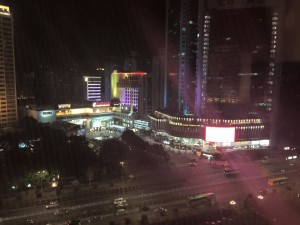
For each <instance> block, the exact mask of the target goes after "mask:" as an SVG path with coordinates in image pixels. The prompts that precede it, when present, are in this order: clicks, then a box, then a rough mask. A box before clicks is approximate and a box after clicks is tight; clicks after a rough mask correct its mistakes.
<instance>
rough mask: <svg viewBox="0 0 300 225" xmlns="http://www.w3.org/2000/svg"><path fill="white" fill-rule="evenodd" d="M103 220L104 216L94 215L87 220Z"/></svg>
mask: <svg viewBox="0 0 300 225" xmlns="http://www.w3.org/2000/svg"><path fill="white" fill-rule="evenodd" d="M101 220H102V216H93V217H91V218H89V219H88V220H87V221H88V222H89V223H94V222H97V221H101Z"/></svg>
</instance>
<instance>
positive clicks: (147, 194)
mask: <svg viewBox="0 0 300 225" xmlns="http://www.w3.org/2000/svg"><path fill="white" fill-rule="evenodd" d="M189 157H190V156H188V157H185V156H179V157H174V158H173V159H174V164H173V165H172V166H167V165H165V166H162V167H161V168H158V169H157V170H155V171H152V172H149V173H145V174H144V176H143V177H144V179H145V180H147V182H146V183H147V185H145V186H143V188H140V189H139V188H137V189H134V188H133V189H129V190H124V192H122V193H120V192H111V193H110V194H107V193H106V194H105V195H103V194H99V195H95V194H93V195H90V196H89V195H86V196H84V197H81V198H78V199H74V200H69V201H66V202H61V204H60V208H67V209H68V211H69V213H68V214H66V215H60V216H57V215H54V214H53V213H54V210H46V209H45V206H44V205H40V206H36V207H28V208H22V209H17V210H10V211H6V212H5V213H3V212H2V214H1V220H2V223H3V224H14V225H17V224H19V222H23V221H24V220H25V219H26V218H31V219H33V220H34V221H55V222H58V223H56V224H65V221H67V220H69V219H72V218H80V219H83V221H86V219H87V218H89V213H92V214H99V215H101V216H102V217H103V222H104V221H107V222H108V221H111V220H122V219H124V217H125V216H116V215H115V209H114V207H113V204H112V203H113V199H114V198H117V197H124V198H126V199H127V201H128V204H129V208H128V215H127V216H130V218H131V219H139V218H140V217H141V214H142V212H140V210H139V206H140V205H142V204H147V205H149V206H150V210H149V211H148V212H146V213H147V215H148V216H149V218H150V220H155V219H158V218H157V215H156V214H155V213H154V211H153V209H155V208H156V207H159V206H165V207H166V208H167V209H168V215H169V214H172V213H171V212H172V211H173V209H174V208H178V209H179V211H180V213H189V212H190V211H192V210H191V209H189V208H188V207H187V205H186V197H187V196H189V195H191V194H195V193H202V192H213V193H215V194H216V196H217V201H218V203H219V206H220V207H224V208H226V207H229V201H230V200H235V201H236V202H237V205H235V206H234V207H237V208H242V207H243V203H244V201H245V199H246V197H247V196H248V195H249V193H252V194H253V196H254V198H255V197H256V193H257V192H258V190H259V189H260V188H269V187H268V186H267V178H269V177H272V176H278V175H282V173H281V172H280V171H281V170H282V169H284V171H285V172H284V175H285V176H288V177H289V180H290V182H297V181H298V178H299V169H298V166H297V165H296V166H290V165H289V164H288V163H286V162H284V161H282V162H277V163H276V165H275V164H274V165H272V164H271V165H267V166H265V165H261V164H260V163H259V162H253V161H250V160H249V159H247V158H243V157H240V156H238V157H237V158H235V160H233V161H232V162H231V163H232V164H233V165H234V166H235V167H236V168H237V169H238V170H239V173H238V175H237V176H236V177H232V178H227V177H225V176H224V174H223V169H222V167H219V166H215V165H213V164H211V163H208V162H207V161H200V162H197V166H189V165H188V164H187V162H188V160H189V159H188V158H189ZM176 158H177V159H178V160H177V159H176ZM279 168H280V170H279ZM278 171H279V172H278ZM157 176H160V179H161V180H164V178H168V179H169V180H170V181H169V183H160V184H159V183H157V182H156V183H153V182H154V181H155V180H157ZM170 177H171V178H174V179H173V181H172V179H170ZM175 178H176V179H175ZM178 178H184V180H180V179H179V180H178ZM277 196H278V195H277ZM277 196H272V197H267V198H265V199H263V200H261V201H258V204H259V208H260V210H261V211H262V213H264V214H265V215H266V216H267V217H268V218H272V220H274V224H276V223H277V224H282V223H279V222H280V221H284V220H286V215H290V216H289V217H290V218H292V219H290V220H291V223H289V224H300V220H299V216H298V214H297V213H295V212H294V211H293V209H292V208H291V207H290V206H289V203H287V202H286V199H284V198H281V197H277ZM282 212H284V213H282ZM59 221H61V223H60V222H59ZM296 222H297V223H296ZM20 224H23V223H20Z"/></svg>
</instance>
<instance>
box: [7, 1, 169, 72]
mask: <svg viewBox="0 0 300 225" xmlns="http://www.w3.org/2000/svg"><path fill="white" fill-rule="evenodd" d="M2 2H3V1H2ZM7 2H9V3H8V5H9V6H10V8H11V11H12V12H13V18H14V26H15V27H14V29H15V43H16V45H15V52H16V60H17V65H18V67H22V68H21V69H22V70H25V71H28V70H31V68H32V67H34V66H35V65H36V64H49V65H58V64H72V63H86V62H88V61H90V60H95V61H97V62H103V61H104V60H109V59H111V58H119V59H120V58H123V57H124V56H126V55H127V54H128V53H129V51H130V50H137V51H139V52H141V53H144V54H146V55H150V56H151V55H153V54H155V51H156V50H157V49H158V48H159V47H162V46H163V37H164V34H163V30H164V11H165V4H164V1H163V0H86V1H71V0H51V1H50V0H11V1H6V3H7ZM3 3H5V2H3Z"/></svg>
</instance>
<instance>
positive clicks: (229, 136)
mask: <svg viewBox="0 0 300 225" xmlns="http://www.w3.org/2000/svg"><path fill="white" fill-rule="evenodd" d="M234 137H235V128H234V127H206V128H205V141H207V142H234Z"/></svg>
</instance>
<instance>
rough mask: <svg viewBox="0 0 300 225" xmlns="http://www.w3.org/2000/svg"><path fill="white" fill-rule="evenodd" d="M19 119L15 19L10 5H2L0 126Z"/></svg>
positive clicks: (0, 16) (0, 11)
mask: <svg viewBox="0 0 300 225" xmlns="http://www.w3.org/2000/svg"><path fill="white" fill-rule="evenodd" d="M17 119H18V115H17V97H16V77H15V58H14V34H13V19H12V15H11V13H10V10H9V7H7V6H2V5H0V127H6V126H11V125H13V124H14V123H15V122H16V121H17Z"/></svg>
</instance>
